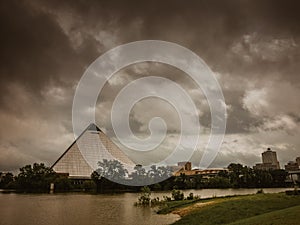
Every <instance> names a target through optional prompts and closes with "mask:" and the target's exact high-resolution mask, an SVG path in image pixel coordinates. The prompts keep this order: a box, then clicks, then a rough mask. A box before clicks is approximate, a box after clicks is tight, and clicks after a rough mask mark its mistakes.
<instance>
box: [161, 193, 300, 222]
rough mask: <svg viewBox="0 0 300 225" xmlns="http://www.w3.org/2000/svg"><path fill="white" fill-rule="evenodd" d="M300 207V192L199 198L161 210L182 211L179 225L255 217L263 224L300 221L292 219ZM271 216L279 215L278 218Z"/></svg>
mask: <svg viewBox="0 0 300 225" xmlns="http://www.w3.org/2000/svg"><path fill="white" fill-rule="evenodd" d="M299 209H300V195H293V196H289V195H286V194H285V193H268V194H250V195H239V196H226V197H216V198H210V199H199V200H197V201H194V202H190V203H188V202H182V204H180V203H177V204H175V201H174V202H173V203H170V204H169V205H167V206H166V207H164V208H162V209H160V210H159V211H158V213H161V214H176V215H179V216H180V219H179V220H177V221H176V222H175V223H173V224H176V225H180V224H190V225H193V224H199V225H201V224H205V225H213V224H244V223H246V222H247V221H249V224H252V223H251V221H256V222H255V223H254V222H253V224H261V225H264V224H265V223H264V222H266V224H267V222H269V224H270V223H272V222H274V224H276V225H277V224H300V223H293V221H295V220H297V219H298V214H299ZM277 213H278V216H276V215H277ZM286 213H287V214H289V215H290V217H289V218H285V216H284V215H285V214H286ZM274 215H275V216H274ZM269 217H270V218H269ZM272 218H276V221H273V219H272ZM270 220H271V221H270ZM274 220H275V219H274ZM203 221H204V222H205V223H203ZM260 221H263V222H262V223H261V222H260ZM289 221H290V223H289Z"/></svg>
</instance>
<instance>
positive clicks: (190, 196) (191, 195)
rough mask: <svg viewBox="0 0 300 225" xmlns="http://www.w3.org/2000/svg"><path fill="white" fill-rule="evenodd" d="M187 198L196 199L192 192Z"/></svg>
mask: <svg viewBox="0 0 300 225" xmlns="http://www.w3.org/2000/svg"><path fill="white" fill-rule="evenodd" d="M186 199H187V200H193V199H194V194H193V193H190V194H189V196H187V198H186Z"/></svg>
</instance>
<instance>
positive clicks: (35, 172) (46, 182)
mask: <svg viewBox="0 0 300 225" xmlns="http://www.w3.org/2000/svg"><path fill="white" fill-rule="evenodd" d="M56 178H57V175H56V173H55V172H54V171H53V170H52V169H51V168H49V167H46V166H45V165H44V164H43V163H40V164H39V163H34V164H33V166H31V165H26V166H24V167H22V168H20V173H19V174H18V176H17V178H16V187H17V189H19V190H23V191H28V192H45V191H49V188H50V183H52V182H54V180H55V179H56Z"/></svg>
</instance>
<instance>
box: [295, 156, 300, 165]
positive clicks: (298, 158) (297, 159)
mask: <svg viewBox="0 0 300 225" xmlns="http://www.w3.org/2000/svg"><path fill="white" fill-rule="evenodd" d="M296 162H297V163H298V166H300V157H297V158H296Z"/></svg>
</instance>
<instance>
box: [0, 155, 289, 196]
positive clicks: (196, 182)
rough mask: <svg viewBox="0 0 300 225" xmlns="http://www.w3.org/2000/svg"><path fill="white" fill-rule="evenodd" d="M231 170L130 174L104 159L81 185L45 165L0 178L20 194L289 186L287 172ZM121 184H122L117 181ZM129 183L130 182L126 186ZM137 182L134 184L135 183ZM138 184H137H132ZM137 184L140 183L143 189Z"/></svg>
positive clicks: (236, 167)
mask: <svg viewBox="0 0 300 225" xmlns="http://www.w3.org/2000/svg"><path fill="white" fill-rule="evenodd" d="M227 168H228V171H221V172H219V173H218V174H217V175H216V176H214V177H210V178H208V177H205V176H202V175H191V176H187V175H185V174H184V173H181V174H180V176H172V170H171V168H170V167H167V166H159V167H157V166H155V165H154V166H151V167H150V169H149V170H146V169H145V168H143V167H142V166H140V165H137V166H135V167H134V169H133V172H131V173H129V172H128V171H127V170H126V169H125V168H124V166H123V165H122V163H120V162H119V161H117V160H106V159H104V160H102V161H101V162H99V163H98V169H97V170H96V171H94V172H93V173H92V174H91V179H90V180H81V181H80V182H78V181H75V180H71V179H68V178H67V176H62V175H59V174H57V173H55V172H54V171H53V170H52V169H51V168H49V167H46V166H45V165H44V164H43V163H40V164H39V163H34V164H33V165H26V166H24V167H22V168H20V172H19V174H18V175H16V176H14V175H13V174H12V173H6V174H5V175H1V180H0V188H2V189H15V190H17V191H20V192H49V188H50V184H51V183H54V186H55V191H56V192H63V191H72V190H85V191H93V192H117V191H139V190H140V188H141V186H144V183H145V182H148V183H149V184H150V185H148V186H149V188H150V189H151V190H157V191H159V190H173V189H201V188H268V187H286V185H287V184H286V182H285V180H286V176H287V172H286V171H285V170H268V171H267V170H255V169H252V168H250V167H247V166H244V165H241V164H236V163H231V164H230V165H229V166H228V167H227ZM116 181H122V182H116ZM126 182H127V183H126ZM134 182H135V183H134ZM120 183H121V184H120ZM132 184H135V185H132ZM138 184H141V185H140V186H139V185H138Z"/></svg>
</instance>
